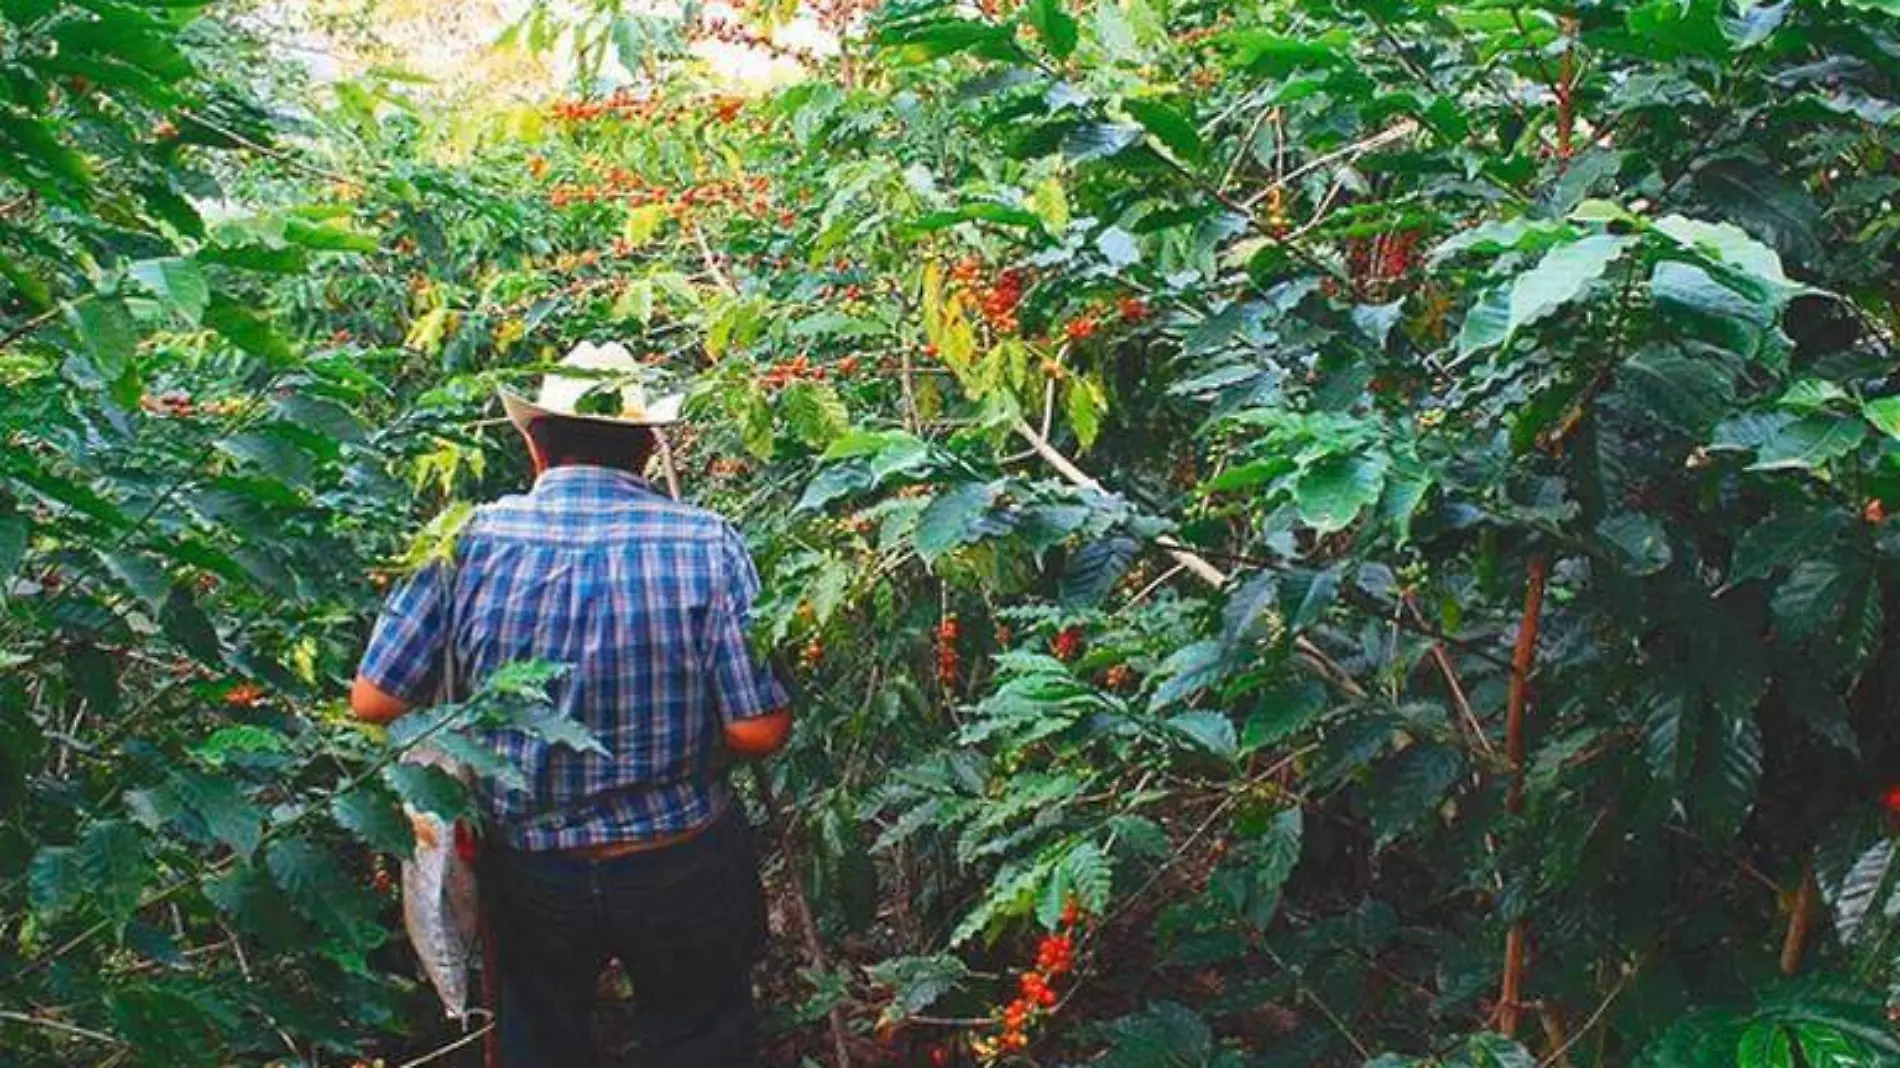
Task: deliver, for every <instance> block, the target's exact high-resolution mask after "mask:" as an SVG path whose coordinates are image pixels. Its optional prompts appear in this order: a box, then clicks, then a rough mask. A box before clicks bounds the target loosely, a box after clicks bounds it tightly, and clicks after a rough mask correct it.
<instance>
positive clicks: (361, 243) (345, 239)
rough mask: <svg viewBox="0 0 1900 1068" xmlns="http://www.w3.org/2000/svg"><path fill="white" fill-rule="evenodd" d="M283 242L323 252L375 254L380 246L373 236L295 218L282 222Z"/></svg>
mask: <svg viewBox="0 0 1900 1068" xmlns="http://www.w3.org/2000/svg"><path fill="white" fill-rule="evenodd" d="M284 240H285V241H288V242H290V243H291V244H293V245H300V246H302V247H304V248H308V249H317V250H319V251H323V252H375V251H376V250H377V248H378V247H380V244H381V243H380V242H379V241H377V239H376V235H375V234H365V233H359V232H357V231H355V230H346V229H343V228H342V227H338V226H321V225H317V224H314V223H308V222H305V221H304V220H302V219H298V218H295V217H292V218H289V219H286V220H284Z"/></svg>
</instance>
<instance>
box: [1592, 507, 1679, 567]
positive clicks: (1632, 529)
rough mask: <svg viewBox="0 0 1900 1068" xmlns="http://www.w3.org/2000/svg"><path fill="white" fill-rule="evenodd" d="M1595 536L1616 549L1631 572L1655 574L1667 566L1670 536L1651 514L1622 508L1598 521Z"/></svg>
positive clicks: (1669, 552) (1669, 555)
mask: <svg viewBox="0 0 1900 1068" xmlns="http://www.w3.org/2000/svg"><path fill="white" fill-rule="evenodd" d="M1597 536H1598V537H1601V538H1602V539H1603V540H1604V541H1607V542H1609V543H1610V545H1611V546H1613V547H1614V548H1615V549H1616V550H1617V554H1618V556H1620V558H1621V560H1622V563H1623V567H1624V569H1625V570H1627V571H1628V572H1629V573H1630V574H1632V575H1654V574H1656V573H1657V572H1659V571H1662V570H1663V569H1664V568H1666V567H1668V566H1669V561H1670V560H1671V559H1672V558H1673V554H1672V553H1671V551H1670V548H1669V536H1668V534H1666V533H1665V532H1664V531H1663V526H1662V523H1660V522H1659V521H1657V520H1656V518H1655V517H1654V516H1648V515H1643V514H1641V513H1637V512H1624V513H1622V514H1621V515H1613V516H1609V517H1607V518H1605V519H1604V520H1603V521H1602V522H1601V523H1598V524H1597Z"/></svg>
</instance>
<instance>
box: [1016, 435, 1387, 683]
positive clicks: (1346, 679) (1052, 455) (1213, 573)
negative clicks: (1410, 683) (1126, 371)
mask: <svg viewBox="0 0 1900 1068" xmlns="http://www.w3.org/2000/svg"><path fill="white" fill-rule="evenodd" d="M1015 430H1016V434H1017V436H1018V437H1021V438H1022V439H1023V440H1024V441H1026V442H1028V443H1029V446H1030V448H1032V449H1034V450H1035V451H1036V453H1037V455H1039V456H1041V457H1042V458H1043V459H1044V460H1045V461H1047V462H1048V464H1049V466H1051V467H1053V468H1055V469H1056V471H1057V472H1059V473H1060V474H1061V475H1062V476H1063V477H1064V478H1066V479H1068V480H1069V481H1070V482H1072V483H1074V484H1075V485H1077V486H1079V487H1081V488H1083V489H1088V490H1094V491H1095V492H1097V493H1107V492H1108V490H1107V489H1106V488H1105V487H1104V486H1103V485H1102V484H1101V483H1100V482H1098V481H1097V480H1096V479H1095V478H1093V477H1092V476H1090V475H1089V474H1088V472H1086V471H1083V470H1082V469H1081V468H1079V467H1077V466H1075V463H1074V462H1073V461H1071V460H1070V459H1069V458H1068V457H1067V456H1064V455H1062V453H1061V452H1060V451H1059V450H1057V449H1056V447H1055V446H1054V445H1051V444H1050V443H1049V439H1048V438H1045V437H1043V436H1042V435H1040V434H1038V433H1036V431H1035V429H1034V428H1033V427H1031V426H1030V425H1029V424H1028V423H1025V422H1023V421H1022V420H1021V419H1018V420H1017V421H1016V425H1015ZM1155 544H1156V545H1159V546H1161V548H1162V550H1163V551H1165V552H1166V553H1167V554H1168V555H1169V556H1171V557H1173V558H1174V561H1175V563H1177V564H1180V565H1181V566H1182V567H1183V568H1186V569H1187V570H1188V571H1190V572H1192V573H1193V575H1194V577H1195V578H1198V579H1200V580H1201V581H1202V582H1205V583H1207V584H1208V585H1210V586H1213V587H1216V588H1219V587H1223V586H1226V585H1227V581H1228V578H1229V576H1228V574H1227V572H1225V571H1222V570H1221V569H1220V568H1218V567H1215V566H1214V565H1213V564H1210V563H1208V562H1207V560H1206V558H1204V557H1202V556H1201V555H1200V554H1199V553H1196V552H1195V551H1194V550H1192V549H1190V548H1188V547H1187V545H1185V544H1184V543H1182V542H1181V541H1180V540H1179V539H1178V538H1175V537H1173V536H1171V535H1167V534H1163V535H1161V536H1160V537H1158V538H1156V539H1155ZM1293 647H1294V649H1295V650H1297V651H1298V652H1299V654H1300V657H1301V659H1303V660H1305V661H1306V662H1307V663H1308V664H1310V665H1311V666H1312V667H1313V668H1314V670H1315V671H1317V672H1318V673H1319V674H1320V676H1321V677H1322V678H1324V679H1326V680H1327V681H1328V682H1330V683H1332V684H1333V685H1334V686H1336V687H1338V688H1339V690H1340V691H1342V692H1343V693H1345V694H1346V695H1347V696H1349V697H1351V698H1353V699H1354V700H1364V699H1365V697H1366V690H1365V687H1363V686H1361V685H1359V683H1358V681H1357V680H1355V679H1354V678H1353V677H1352V675H1351V674H1350V673H1348V672H1347V671H1346V669H1345V668H1343V667H1340V666H1339V664H1338V662H1336V661H1335V660H1333V658H1332V657H1330V656H1327V655H1326V652H1325V650H1323V649H1321V648H1320V647H1319V646H1317V645H1314V644H1313V643H1312V641H1310V640H1309V639H1307V638H1303V637H1299V638H1294V639H1293Z"/></svg>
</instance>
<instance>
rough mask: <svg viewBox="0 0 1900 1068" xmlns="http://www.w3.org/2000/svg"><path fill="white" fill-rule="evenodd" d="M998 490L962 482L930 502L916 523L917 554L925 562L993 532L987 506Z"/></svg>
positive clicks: (990, 486)
mask: <svg viewBox="0 0 1900 1068" xmlns="http://www.w3.org/2000/svg"><path fill="white" fill-rule="evenodd" d="M1001 492H1002V490H1001V487H1000V486H998V485H997V484H995V483H989V482H966V483H963V484H962V485H958V486H954V487H952V488H951V489H949V490H946V491H945V492H944V493H942V494H941V495H939V496H938V497H937V498H936V499H935V500H933V501H931V502H930V504H929V506H928V507H926V508H925V509H924V514H923V515H922V516H921V517H920V518H919V519H918V520H917V533H916V535H915V543H916V547H917V555H918V556H920V557H922V558H923V559H924V560H925V561H926V562H928V561H934V560H936V559H938V558H939V557H941V556H943V555H944V554H945V553H948V552H951V551H952V550H955V549H958V548H961V547H963V546H965V545H968V544H970V543H971V542H974V541H977V540H979V539H981V538H983V537H984V536H986V535H987V534H991V533H995V532H997V528H996V525H995V521H994V520H993V519H992V518H991V516H990V507H991V505H992V504H994V503H995V501H996V497H997V495H998V494H999V493H1001Z"/></svg>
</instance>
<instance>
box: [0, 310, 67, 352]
mask: <svg viewBox="0 0 1900 1068" xmlns="http://www.w3.org/2000/svg"><path fill="white" fill-rule="evenodd" d="M65 307H66V306H65V305H63V304H56V305H54V306H53V307H50V308H48V309H46V310H45V311H43V312H41V313H39V314H38V315H35V316H34V317H33V318H31V319H28V320H27V321H26V322H24V323H21V324H20V325H19V326H16V327H14V328H13V329H11V330H9V331H7V332H6V334H5V336H0V352H4V351H5V350H6V349H8V348H10V347H11V346H12V345H13V343H14V342H15V341H18V340H20V339H21V338H23V337H25V336H26V335H28V334H30V333H32V332H33V331H35V330H38V329H39V328H40V327H42V326H45V325H46V324H47V323H49V322H51V321H52V320H53V316H55V315H58V314H59V313H60V312H61V311H62V310H64V309H65Z"/></svg>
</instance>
